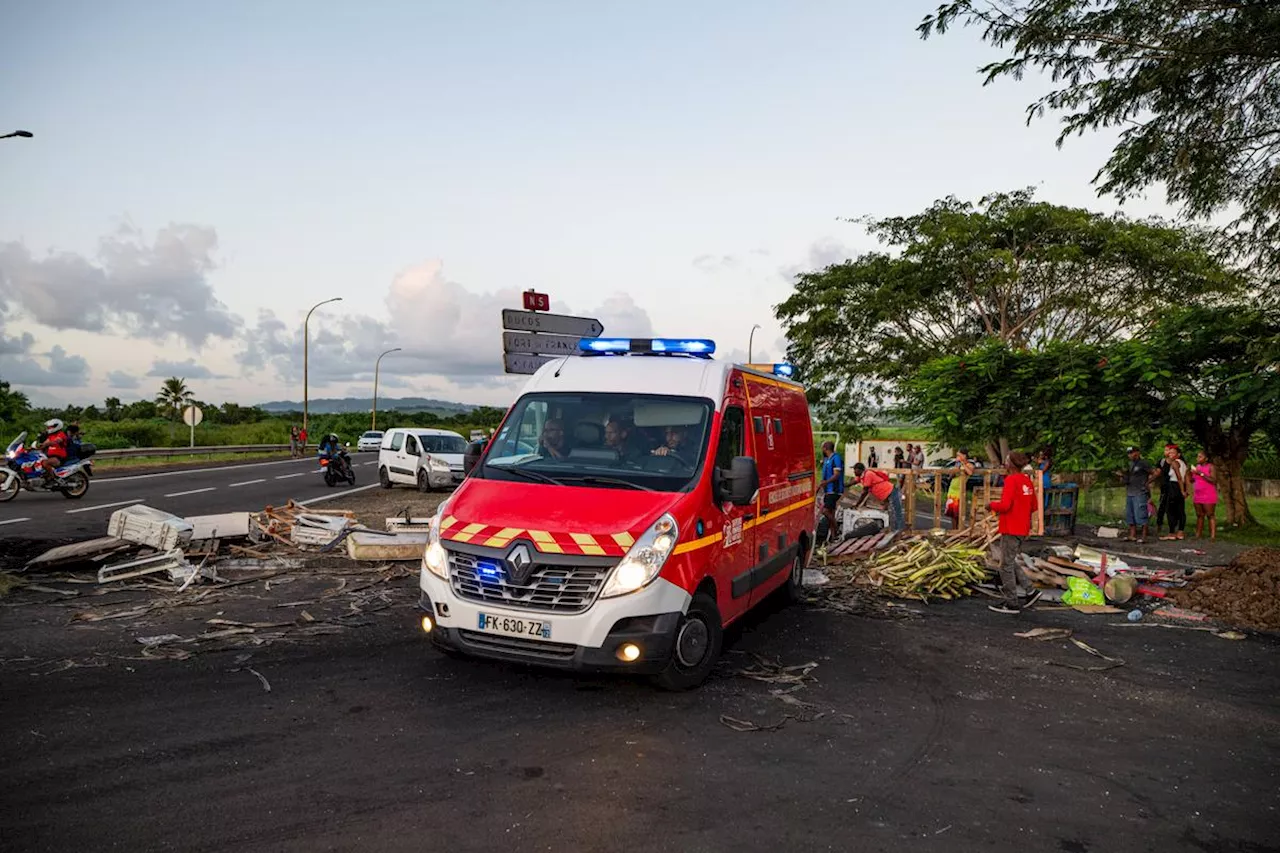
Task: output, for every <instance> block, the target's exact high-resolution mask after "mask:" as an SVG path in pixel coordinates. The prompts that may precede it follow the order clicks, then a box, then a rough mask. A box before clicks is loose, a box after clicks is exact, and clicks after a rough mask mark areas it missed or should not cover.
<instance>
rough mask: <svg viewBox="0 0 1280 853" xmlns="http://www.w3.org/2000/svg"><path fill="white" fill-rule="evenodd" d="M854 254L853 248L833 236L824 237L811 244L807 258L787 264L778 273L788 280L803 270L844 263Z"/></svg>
mask: <svg viewBox="0 0 1280 853" xmlns="http://www.w3.org/2000/svg"><path fill="white" fill-rule="evenodd" d="M853 255H854V252H853V250H852V249H850V248H849V247H848V246H846V245H845V244H844V243H841V242H840V241H839V240H837V239H835V238H833V237H823V238H822V239H820V240H815V241H814V242H813V243H811V244H810V245H809V251H808V252H807V253H806V257H805V260H804V261H803V262H801V263H798V264H787V265H786V266H784V267H782V268H780V269H779V270H778V273H779V274H780V275H781V276H782V277H783V278H785V279H787V280H788V281H790V280H791V279H793V278H795V277H796V276H797V275H799V274H800V273H803V272H813V271H814V270H821V269H826V268H827V267H829V266H831V265H832V264H839V263H843V262H844V261H847V260H849V259H850V258H852V257H853Z"/></svg>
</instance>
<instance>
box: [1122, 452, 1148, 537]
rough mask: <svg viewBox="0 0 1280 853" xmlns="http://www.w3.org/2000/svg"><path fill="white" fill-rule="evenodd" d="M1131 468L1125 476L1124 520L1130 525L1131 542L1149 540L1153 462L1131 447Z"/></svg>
mask: <svg viewBox="0 0 1280 853" xmlns="http://www.w3.org/2000/svg"><path fill="white" fill-rule="evenodd" d="M1128 454H1129V468H1128V470H1127V471H1125V472H1124V473H1123V474H1122V475H1121V476H1123V477H1124V520H1125V522H1126V523H1127V524H1128V525H1129V538H1128V540H1127V541H1129V542H1142V543H1143V544H1146V541H1147V523H1148V522H1149V521H1150V520H1151V517H1150V516H1149V515H1148V514H1147V505H1148V504H1149V503H1150V502H1151V464H1150V463H1149V462H1147V460H1145V459H1143V458H1142V452H1141V451H1139V450H1138V448H1136V447H1130V448H1129V450H1128Z"/></svg>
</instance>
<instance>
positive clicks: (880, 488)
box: [853, 462, 906, 530]
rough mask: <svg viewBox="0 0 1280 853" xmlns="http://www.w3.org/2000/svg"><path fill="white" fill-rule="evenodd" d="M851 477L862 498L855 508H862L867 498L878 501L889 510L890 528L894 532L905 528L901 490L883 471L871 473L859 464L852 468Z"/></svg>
mask: <svg viewBox="0 0 1280 853" xmlns="http://www.w3.org/2000/svg"><path fill="white" fill-rule="evenodd" d="M853 476H854V478H855V479H856V480H857V481H858V483H859V484H860V485H861V486H862V497H861V498H859V499H858V502H857V504H855V506H862V505H863V504H864V503H866V502H867V498H868V497H873V498H875V499H876V500H878V501H880V502H881V503H882V504H884V505H885V506H886V507H888V509H889V518H890V526H891V527H892V528H893V529H894V530H902V529H903V528H905V527H906V521H905V519H904V518H903V513H902V490H901V489H899V488H898V487H897V486H895V485H894V484H893V480H891V479H890V478H889V475H888V474H886V473H884V472H883V471H872V470H869V469H868V468H867V466H866V465H863V464H862V463H861V462H859V463H858V464H857V465H854V466H853Z"/></svg>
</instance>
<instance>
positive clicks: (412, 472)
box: [378, 427, 467, 492]
mask: <svg viewBox="0 0 1280 853" xmlns="http://www.w3.org/2000/svg"><path fill="white" fill-rule="evenodd" d="M466 449H467V440H466V439H465V438H463V437H462V436H461V435H459V434H458V433H456V432H451V431H450V430H447V429H420V428H417V427H397V428H396V429H389V430H387V432H386V434H385V435H383V436H382V446H381V448H379V450H378V483H379V484H381V486H382V488H384V489H389V488H391V487H392V486H394V485H396V484H401V485H405V486H417V487H418V488H419V489H420V490H421V491H424V492H425V491H429V490H431V489H447V488H449V487H450V486H453V485H454V484H455V483H461V482H462V479H463V476H464V475H463V473H462V456H463V454H464V453H465V452H466Z"/></svg>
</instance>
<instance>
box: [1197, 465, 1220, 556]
mask: <svg viewBox="0 0 1280 853" xmlns="http://www.w3.org/2000/svg"><path fill="white" fill-rule="evenodd" d="M1191 484H1192V486H1191V488H1192V501H1193V502H1194V503H1195V507H1196V538H1197V539H1199V538H1201V537H1202V536H1204V522H1205V519H1208V520H1209V541H1210V542H1217V541H1218V483H1217V481H1216V480H1214V478H1213V465H1212V464H1211V463H1210V462H1209V457H1208V456H1207V455H1206V454H1205V452H1204V451H1203V450H1201V451H1200V452H1199V453H1197V454H1196V464H1195V467H1193V468H1192V469H1191Z"/></svg>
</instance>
